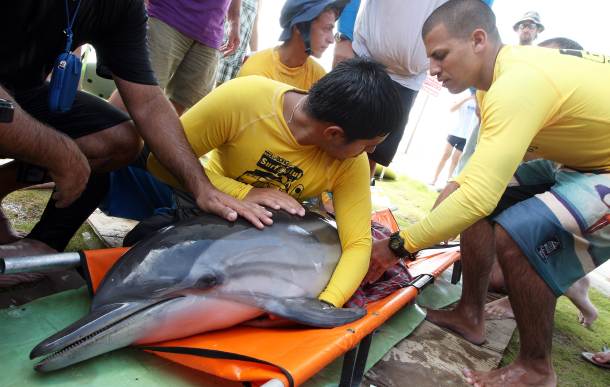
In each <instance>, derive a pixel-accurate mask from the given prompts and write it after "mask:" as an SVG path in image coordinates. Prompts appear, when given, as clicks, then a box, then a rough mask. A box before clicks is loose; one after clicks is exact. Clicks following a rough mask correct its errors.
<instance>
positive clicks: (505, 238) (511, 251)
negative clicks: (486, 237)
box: [494, 224, 522, 264]
mask: <svg viewBox="0 0 610 387" xmlns="http://www.w3.org/2000/svg"><path fill="white" fill-rule="evenodd" d="M494 240H495V243H496V253H497V257H498V261H499V262H500V264H502V262H504V261H506V260H509V259H511V258H514V257H516V256H519V255H522V254H521V249H520V248H519V246H518V245H517V244H516V243H515V241H514V240H513V238H512V237H511V236H510V235H509V234H508V232H506V230H505V229H504V228H503V227H502V226H500V225H499V224H496V225H495V227H494Z"/></svg>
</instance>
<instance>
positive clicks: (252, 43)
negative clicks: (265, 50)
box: [250, 4, 260, 51]
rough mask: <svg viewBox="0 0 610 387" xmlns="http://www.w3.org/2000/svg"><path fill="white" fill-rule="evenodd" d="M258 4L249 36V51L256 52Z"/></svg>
mask: <svg viewBox="0 0 610 387" xmlns="http://www.w3.org/2000/svg"><path fill="white" fill-rule="evenodd" d="M259 7H260V4H258V5H257V8H256V16H255V17H254V22H253V25H252V34H251V35H250V51H258V12H259V9H260V8H259Z"/></svg>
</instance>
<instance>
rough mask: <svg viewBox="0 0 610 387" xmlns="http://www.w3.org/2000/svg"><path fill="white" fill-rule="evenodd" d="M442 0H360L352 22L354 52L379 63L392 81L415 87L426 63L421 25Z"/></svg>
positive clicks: (424, 69) (422, 80)
mask: <svg viewBox="0 0 610 387" xmlns="http://www.w3.org/2000/svg"><path fill="white" fill-rule="evenodd" d="M446 2H447V0H362V2H361V4H360V9H359V10H358V16H357V17H356V23H355V26H354V41H353V44H352V47H353V49H354V52H355V53H356V55H358V56H363V57H367V58H372V59H375V60H376V61H378V62H381V63H383V64H384V65H385V66H386V67H387V68H388V72H389V73H390V76H391V77H392V79H393V80H394V81H396V82H398V83H400V84H401V85H402V86H405V87H408V88H409V89H412V90H419V89H420V88H421V85H422V83H423V82H424V79H425V78H426V70H428V66H429V62H428V57H427V56H426V49H425V47H424V42H423V40H422V37H421V30H422V26H423V25H424V22H425V21H426V19H427V18H428V16H430V14H431V13H432V11H434V10H435V9H436V8H438V7H439V6H441V5H442V4H444V3H446Z"/></svg>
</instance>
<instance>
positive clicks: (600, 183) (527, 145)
mask: <svg viewBox="0 0 610 387" xmlns="http://www.w3.org/2000/svg"><path fill="white" fill-rule="evenodd" d="M422 36H423V39H424V44H425V45H426V51H427V54H428V56H429V57H430V72H431V74H432V75H436V76H437V78H438V79H439V80H440V81H441V82H443V84H444V86H445V87H447V88H448V89H449V90H450V91H451V92H452V93H458V92H461V91H463V90H465V89H466V88H467V87H470V86H474V87H476V88H477V89H478V90H480V91H479V93H478V96H477V98H478V102H479V105H480V108H481V127H480V135H479V140H478V144H477V147H476V149H475V152H474V154H473V155H472V158H471V159H470V160H469V162H468V164H467V165H466V167H465V168H464V170H463V171H462V172H461V173H460V175H459V176H458V177H457V178H456V179H455V181H454V182H453V183H451V184H450V185H448V188H446V189H445V190H444V191H443V192H442V193H441V198H440V199H441V200H440V204H439V205H438V206H437V207H436V208H435V209H434V210H433V211H432V212H431V213H430V214H429V215H428V216H427V217H426V218H424V219H423V220H422V221H421V222H419V223H417V224H414V225H411V226H409V227H407V228H405V229H404V230H403V231H402V232H401V233H400V234H399V235H393V236H392V237H391V238H389V240H386V241H381V242H379V243H376V244H375V246H374V248H373V256H372V267H373V270H371V273H369V275H368V276H367V280H369V279H374V278H375V277H376V275H377V273H378V271H379V270H382V269H383V267H385V266H386V265H387V264H388V263H392V262H394V261H395V260H396V255H408V254H410V253H413V252H416V251H417V250H419V249H422V248H425V247H427V246H429V245H431V244H434V243H437V242H440V241H442V240H445V239H447V238H449V237H452V236H454V235H457V234H458V233H460V232H461V233H462V234H461V251H462V260H463V275H464V279H463V291H462V299H461V300H460V303H459V304H458V306H457V307H456V308H455V309H454V310H452V311H428V316H427V318H428V319H429V320H430V321H432V322H434V323H436V324H438V325H441V326H444V327H447V328H449V329H451V330H453V331H455V332H457V333H458V334H460V335H462V336H463V337H464V338H466V339H467V340H469V341H471V342H473V343H475V344H481V343H483V342H484V341H485V326H484V318H483V307H484V303H485V295H486V291H487V287H488V282H489V273H490V270H491V265H492V263H493V257H494V255H497V258H498V262H499V263H500V266H501V268H502V272H503V275H504V278H505V279H506V284H507V288H508V289H509V299H510V303H511V305H512V307H513V311H514V314H515V319H516V321H517V327H518V329H519V333H520V337H521V340H520V342H521V348H520V352H519V355H518V356H517V358H516V359H515V361H514V362H513V363H512V364H510V365H508V366H507V367H504V368H502V369H499V370H494V371H492V372H489V373H484V372H475V371H471V370H465V371H464V375H465V376H466V381H467V382H468V383H470V384H476V385H481V386H483V385H485V386H488V385H489V386H493V385H504V386H506V385H545V386H546V385H549V386H550V385H555V384H556V382H557V380H556V376H555V372H554V370H553V366H552V362H551V355H550V353H551V338H552V326H553V316H554V311H555V304H556V297H558V296H559V295H561V294H562V293H563V292H565V290H566V289H567V288H569V287H570V286H571V284H572V283H574V282H575V281H577V280H578V279H579V278H582V277H583V276H584V275H585V274H586V273H587V272H588V271H590V270H592V269H594V268H595V267H596V266H599V265H601V264H602V263H603V262H604V261H606V260H607V259H608V257H609V256H610V227H609V226H610V109H609V108H608V107H609V106H610V58H609V57H607V56H603V55H594V54H590V53H588V52H585V51H575V50H551V49H545V48H538V47H512V46H504V45H502V42H501V41H500V37H499V34H498V31H497V28H496V26H495V16H494V15H493V12H492V11H491V10H490V9H489V7H488V6H486V5H485V4H484V3H483V2H481V1H479V0H450V1H449V2H447V3H446V4H444V5H443V6H441V7H439V8H438V9H437V10H436V11H434V12H433V13H432V14H431V15H430V17H429V18H428V20H427V21H426V23H425V24H424V27H423V31H422ZM526 153H529V154H533V155H535V156H537V157H540V158H543V159H546V160H535V161H533V162H529V163H524V164H523V165H521V166H519V164H520V163H521V160H522V159H523V157H524V155H525V154H526ZM547 160H549V161H547ZM551 161H552V162H551ZM553 162H554V163H553Z"/></svg>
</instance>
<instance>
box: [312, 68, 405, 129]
mask: <svg viewBox="0 0 610 387" xmlns="http://www.w3.org/2000/svg"><path fill="white" fill-rule="evenodd" d="M304 109H305V112H306V113H307V114H308V115H310V116H311V117H313V118H314V119H316V120H318V121H322V122H328V123H332V124H335V125H338V126H340V127H341V128H342V129H343V130H344V132H345V136H346V138H347V140H348V141H353V140H361V139H371V138H375V137H378V136H384V135H386V134H388V133H390V132H393V131H396V130H399V129H400V125H401V123H402V122H403V115H404V114H405V111H404V107H403V106H402V103H401V98H400V95H399V93H398V90H397V86H396V85H394V81H392V79H391V78H390V76H389V75H388V73H387V72H386V71H385V67H384V66H383V65H382V64H380V63H378V62H375V61H373V60H370V59H364V58H353V59H348V60H345V61H343V62H341V63H339V64H338V65H337V67H335V68H334V69H333V70H332V71H331V72H330V73H328V74H326V75H325V76H324V77H322V78H321V79H320V80H319V81H318V82H317V83H315V84H314V85H313V86H312V88H311V89H310V91H309V97H308V98H307V102H306V103H305V106H304Z"/></svg>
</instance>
